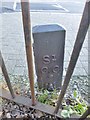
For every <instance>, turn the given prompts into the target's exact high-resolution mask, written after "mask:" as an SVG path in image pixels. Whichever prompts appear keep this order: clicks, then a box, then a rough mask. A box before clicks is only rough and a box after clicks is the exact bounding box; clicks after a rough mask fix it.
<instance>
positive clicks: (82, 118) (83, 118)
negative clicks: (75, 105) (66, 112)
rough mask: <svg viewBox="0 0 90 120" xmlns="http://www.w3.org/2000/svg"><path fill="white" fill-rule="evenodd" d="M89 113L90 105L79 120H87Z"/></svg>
mask: <svg viewBox="0 0 90 120" xmlns="http://www.w3.org/2000/svg"><path fill="white" fill-rule="evenodd" d="M88 115H90V107H88V109H87V110H86V112H85V113H84V114H83V115H82V116H81V117H80V118H79V120H85V119H86V118H87V116H88Z"/></svg>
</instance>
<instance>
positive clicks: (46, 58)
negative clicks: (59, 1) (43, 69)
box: [43, 55, 50, 64]
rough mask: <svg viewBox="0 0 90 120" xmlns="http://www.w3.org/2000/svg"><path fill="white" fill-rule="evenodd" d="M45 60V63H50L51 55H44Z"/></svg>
mask: <svg viewBox="0 0 90 120" xmlns="http://www.w3.org/2000/svg"><path fill="white" fill-rule="evenodd" d="M43 62H44V64H49V63H50V57H49V55H45V56H43Z"/></svg>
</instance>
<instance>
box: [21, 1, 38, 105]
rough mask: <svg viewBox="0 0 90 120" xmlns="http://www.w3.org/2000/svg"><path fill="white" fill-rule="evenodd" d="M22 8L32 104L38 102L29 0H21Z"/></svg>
mask: <svg viewBox="0 0 90 120" xmlns="http://www.w3.org/2000/svg"><path fill="white" fill-rule="evenodd" d="M21 8H22V19H23V28H24V37H25V45H26V55H27V63H28V74H29V81H30V89H31V97H32V105H35V104H36V100H35V91H34V68H33V56H32V54H33V52H32V36H31V23H30V10H29V9H30V8H29V0H25V2H24V0H21Z"/></svg>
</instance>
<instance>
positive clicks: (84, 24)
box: [54, 0, 90, 114]
mask: <svg viewBox="0 0 90 120" xmlns="http://www.w3.org/2000/svg"><path fill="white" fill-rule="evenodd" d="M89 10H90V0H88V1H87V2H86V4H85V9H84V12H83V16H82V19H81V23H80V27H79V31H78V33H77V37H76V42H75V45H74V48H73V52H72V55H71V59H70V62H69V66H68V69H67V73H66V76H65V79H64V84H63V86H62V90H61V93H60V95H59V98H58V103H57V106H56V108H55V111H54V114H56V113H58V110H59V107H60V105H61V103H62V100H63V97H64V95H65V92H66V89H67V87H68V85H69V82H70V78H71V76H72V74H73V71H74V68H75V65H76V63H77V60H78V57H79V54H80V51H81V48H82V45H83V42H84V40H85V36H86V33H87V30H88V27H89V24H90V16H88V14H89V13H88V12H89Z"/></svg>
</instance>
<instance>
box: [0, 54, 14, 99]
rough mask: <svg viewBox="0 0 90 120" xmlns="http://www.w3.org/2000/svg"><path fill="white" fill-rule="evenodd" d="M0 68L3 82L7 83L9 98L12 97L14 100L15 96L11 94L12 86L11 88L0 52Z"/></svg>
mask: <svg viewBox="0 0 90 120" xmlns="http://www.w3.org/2000/svg"><path fill="white" fill-rule="evenodd" d="M0 66H1V70H2V73H3V75H4V78H5V81H6V83H7V86H8V89H9V91H10V93H11V96H12V98H15V95H14V92H13V89H12V86H11V83H10V78H9V75H8V73H7V69H6V66H5V63H4V60H3V57H2V55H1V52H0Z"/></svg>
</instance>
